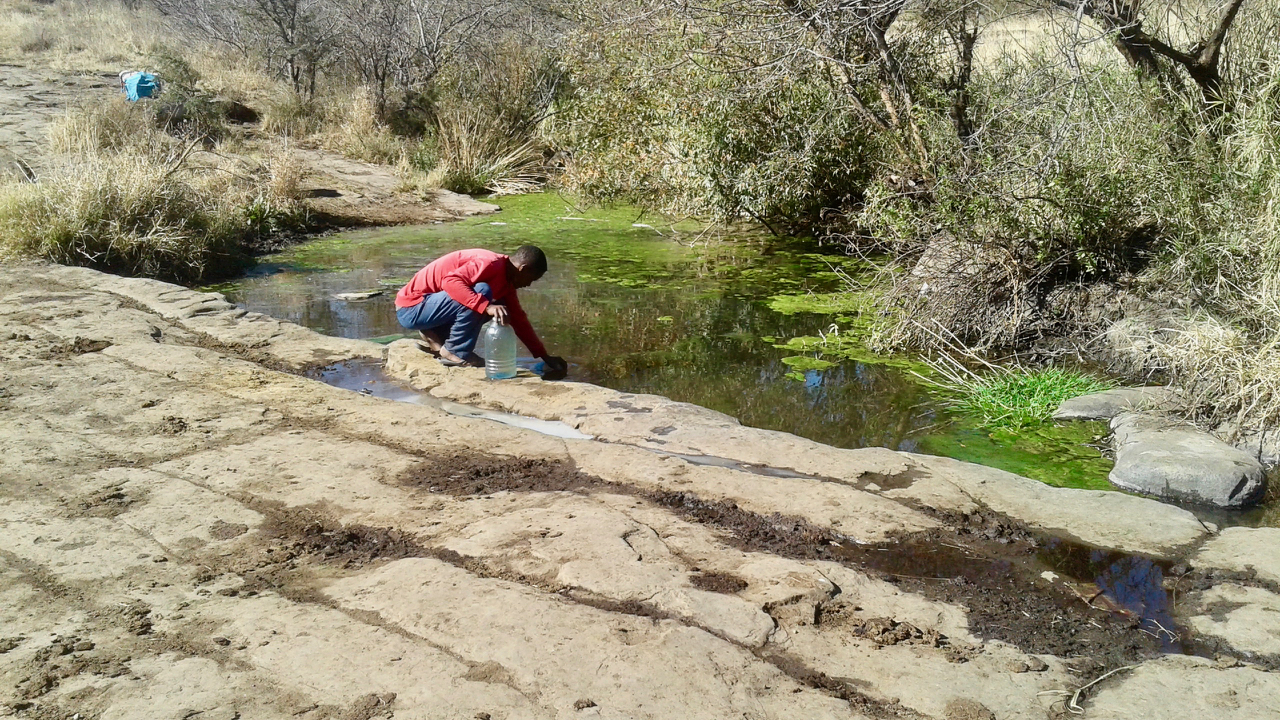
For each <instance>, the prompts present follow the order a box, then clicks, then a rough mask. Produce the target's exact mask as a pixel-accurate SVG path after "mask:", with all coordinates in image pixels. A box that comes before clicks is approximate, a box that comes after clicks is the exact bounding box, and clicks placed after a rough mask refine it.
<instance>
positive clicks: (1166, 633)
mask: <svg viewBox="0 0 1280 720" xmlns="http://www.w3.org/2000/svg"><path fill="white" fill-rule="evenodd" d="M1039 557H1040V560H1041V561H1042V562H1044V563H1045V564H1046V565H1048V566H1049V567H1051V568H1053V569H1054V570H1056V571H1058V572H1061V573H1063V574H1064V575H1067V576H1070V577H1072V578H1075V579H1077V580H1080V581H1083V582H1087V583H1092V584H1093V585H1096V586H1097V589H1098V591H1099V592H1100V593H1101V594H1102V596H1103V597H1105V598H1106V599H1107V600H1109V601H1110V602H1111V603H1113V604H1114V605H1115V606H1116V607H1117V608H1120V609H1122V610H1124V611H1126V612H1130V613H1132V614H1133V615H1134V616H1135V617H1137V618H1138V619H1139V620H1140V622H1141V626H1140V627H1141V629H1142V630H1144V631H1146V632H1148V633H1150V634H1152V635H1155V636H1157V637H1158V638H1160V643H1161V645H1162V646H1163V648H1164V650H1165V651H1166V652H1186V649H1185V648H1184V647H1183V644H1182V642H1181V638H1179V637H1178V636H1177V635H1176V634H1175V633H1177V625H1176V624H1175V622H1174V619H1173V615H1172V613H1171V610H1172V608H1171V603H1170V601H1169V593H1168V591H1167V590H1165V588H1164V573H1165V569H1166V568H1165V567H1164V566H1163V565H1161V564H1160V563H1158V562H1156V561H1154V560H1151V559H1150V558H1145V557H1141V556H1138V555H1125V554H1122V553H1116V552H1109V551H1106V550H1098V549H1097V548H1091V547H1087V546H1084V545H1076V544H1074V543H1069V542H1066V541H1063V540H1060V539H1057V538H1049V539H1048V540H1047V541H1046V542H1045V544H1044V547H1043V549H1042V550H1041V551H1040V554H1039Z"/></svg>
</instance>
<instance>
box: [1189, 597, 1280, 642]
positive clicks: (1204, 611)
mask: <svg viewBox="0 0 1280 720" xmlns="http://www.w3.org/2000/svg"><path fill="white" fill-rule="evenodd" d="M1188 602H1189V604H1190V605H1191V607H1192V610H1191V611H1192V612H1194V613H1196V614H1195V615H1193V616H1192V617H1191V618H1190V625H1191V627H1192V628H1193V629H1194V630H1195V631H1196V632H1197V633H1199V634H1200V635H1203V636H1207V637H1211V638H1216V639H1218V640H1221V641H1223V642H1225V643H1227V644H1228V645H1229V646H1230V647H1232V648H1234V649H1236V650H1238V651H1240V652H1243V653H1246V654H1247V655H1250V656H1255V657H1256V656H1270V657H1274V658H1280V595H1277V594H1275V593H1273V592H1270V591H1267V590H1264V589H1262V588H1257V587H1249V586H1245V585H1235V584H1232V583H1224V584H1222V585H1215V586H1213V587H1211V588H1209V589H1208V590H1205V591H1203V592H1198V593H1196V594H1195V596H1194V597H1192V598H1190V599H1189V601H1188Z"/></svg>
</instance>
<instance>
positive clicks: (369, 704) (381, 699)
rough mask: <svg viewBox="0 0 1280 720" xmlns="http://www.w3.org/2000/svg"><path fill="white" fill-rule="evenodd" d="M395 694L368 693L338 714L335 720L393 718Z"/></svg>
mask: <svg viewBox="0 0 1280 720" xmlns="http://www.w3.org/2000/svg"><path fill="white" fill-rule="evenodd" d="M395 701H396V694H395V693H393V692H389V693H370V694H368V695H365V696H363V697H360V698H357V699H356V701H355V702H353V703H351V705H350V707H348V708H347V709H346V710H343V711H342V712H341V713H339V714H338V716H337V720H374V718H390V717H393V714H394V710H393V708H392V705H394V704H395Z"/></svg>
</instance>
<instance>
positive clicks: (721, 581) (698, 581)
mask: <svg viewBox="0 0 1280 720" xmlns="http://www.w3.org/2000/svg"><path fill="white" fill-rule="evenodd" d="M689 584H690V585H692V586H694V587H696V588H698V589H699V590H708V591H710V592H718V593H724V594H726V595H732V594H734V593H739V592H742V591H743V590H746V589H747V581H746V580H743V579H742V578H740V577H738V576H737V575H732V574H730V573H724V572H715V571H711V570H707V571H703V572H700V573H697V574H696V575H692V576H690V577H689Z"/></svg>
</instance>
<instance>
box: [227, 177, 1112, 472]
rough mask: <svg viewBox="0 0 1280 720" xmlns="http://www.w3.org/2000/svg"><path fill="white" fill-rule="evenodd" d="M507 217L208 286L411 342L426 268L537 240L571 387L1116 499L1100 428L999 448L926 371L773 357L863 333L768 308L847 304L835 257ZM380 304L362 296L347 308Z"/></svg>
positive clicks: (767, 242)
mask: <svg viewBox="0 0 1280 720" xmlns="http://www.w3.org/2000/svg"><path fill="white" fill-rule="evenodd" d="M500 202H501V204H502V205H503V206H504V212H503V213H502V214H501V215H499V216H498V217H497V218H493V217H489V218H478V219H471V220H467V221H464V222H460V223H451V224H441V225H434V226H426V227H410V228H387V229H379V230H365V231H355V232H347V233H342V234H339V235H334V236H331V237H327V238H322V239H319V240H316V241H313V242H311V243H308V244H306V245H301V246H298V247H295V248H292V249H290V250H287V251H285V252H283V253H280V254H278V255H275V256H271V257H268V258H266V259H265V260H264V262H262V263H261V264H260V265H259V267H258V268H256V269H255V271H254V272H253V273H251V274H250V275H249V276H248V277H245V278H243V279H241V280H239V281H237V282H234V283H229V284H225V285H220V286H215V287H214V288H213V289H215V290H218V291H221V292H225V293H226V294H227V296H228V298H229V299H230V300H231V301H232V302H235V303H237V304H239V305H241V306H243V307H246V308H248V309H250V310H255V311H260V312H264V313H267V314H270V315H272V316H274V317H279V318H283V319H286V320H290V321H293V322H296V323H299V324H302V325H305V326H308V327H311V328H314V329H316V330H318V331H320V332H324V333H328V334H331V335H339V336H343V337H357V338H381V339H384V340H390V339H394V338H397V337H400V336H401V335H402V334H403V332H404V331H403V329H402V328H401V327H400V326H399V324H398V323H397V322H396V319H395V313H394V306H393V300H394V295H395V291H396V290H397V289H398V288H399V287H400V285H401V284H403V283H404V282H405V281H407V280H408V278H409V277H411V276H412V275H413V273H414V272H416V271H417V270H418V269H419V268H420V267H421V266H422V265H423V264H425V263H426V262H429V261H430V260H432V259H434V258H435V257H438V256H439V255H441V254H443V253H445V252H449V251H452V250H456V249H461V248H466V247H477V246H480V247H488V248H492V249H495V250H499V251H510V250H514V249H515V247H517V246H519V245H522V244H525V243H534V244H537V245H540V246H541V247H542V248H543V249H544V250H546V251H547V254H548V256H549V259H550V269H549V271H548V273H547V275H546V276H544V277H543V279H542V280H540V281H538V282H536V283H534V285H533V286H532V287H530V288H526V289H525V290H522V291H521V292H520V301H521V304H522V305H523V307H524V308H525V310H526V311H527V312H528V314H529V317H530V319H531V320H532V322H533V325H534V327H535V328H537V330H538V332H539V334H540V336H541V337H542V339H543V340H544V342H545V343H546V344H547V346H548V349H549V351H550V352H551V353H553V354H555V355H561V356H564V357H565V358H566V359H568V360H569V362H570V371H569V377H570V378H571V379H574V380H583V381H587V382H592V383H596V384H599V385H603V386H606V387H611V388H614V389H617V390H620V391H624V392H636V393H655V394H659V395H664V396H667V397H670V398H672V399H675V400H679V401H684V402H691V403H695V404H698V405H702V406H704V407H708V408H711V409H713V410H717V411H720V412H723V413H726V414H729V415H732V416H734V417H737V418H738V419H739V420H740V421H741V422H742V423H743V424H745V425H751V426H755V427H761V428H767V429H771V430H782V431H785V432H791V433H794V434H796V435H800V436H802V437H807V438H811V439H813V440H816V441H818V442H822V443H826V444H829V445H833V446H836V447H846V448H853V447H866V446H883V447H888V448H893V449H898V450H906V451H912V452H926V453H933V454H939V455H947V456H951V457H956V458H959V459H963V460H970V461H974V462H980V463H984V464H987V465H993V466H996V467H1002V468H1004V469H1007V470H1010V471H1013V472H1018V473H1020V474H1023V475H1028V476H1030V477H1035V478H1037V479H1040V480H1042V481H1044V482H1047V483H1050V484H1054V485H1063V486H1071V487H1089V488H1096V489H1106V488H1109V487H1110V486H1109V485H1108V483H1107V482H1106V474H1107V472H1108V471H1109V470H1110V467H1111V463H1110V461H1109V460H1107V459H1106V458H1104V457H1103V456H1102V454H1101V453H1100V452H1098V450H1097V449H1095V448H1092V447H1089V445H1088V443H1091V442H1095V441H1096V440H1098V439H1100V438H1101V437H1102V436H1104V435H1105V434H1106V428H1105V426H1104V425H1102V424H1090V423H1077V424H1073V425H1068V426H1063V427H1055V426H1046V427H1044V428H1040V429H1037V430H1034V431H1029V432H1025V433H1020V434H1017V435H1014V434H1000V433H994V434H993V433H989V432H986V431H983V430H981V429H979V428H976V427H974V426H973V425H971V424H968V423H966V422H964V421H963V420H962V419H957V418H953V417H950V416H949V415H948V413H947V411H946V409H945V407H944V405H943V403H942V402H941V400H940V399H939V398H938V397H936V396H935V395H934V394H933V393H932V391H931V390H930V388H929V387H927V386H925V385H923V384H922V383H921V382H919V380H918V379H917V378H916V377H914V376H913V375H911V373H910V372H909V370H910V369H912V368H913V367H918V366H915V365H913V363H912V362H911V360H910V359H908V358H880V357H875V356H871V355H869V354H868V355H866V356H865V357H861V356H860V357H859V359H858V360H844V361H840V362H836V363H835V364H824V363H820V362H819V363H814V362H812V360H814V359H816V358H817V357H818V355H819V354H820V353H818V352H807V353H802V352H796V351H793V350H785V349H781V348H778V347H776V345H779V344H782V343H784V342H785V341H786V340H787V339H789V338H794V337H797V336H815V337H818V336H820V335H825V334H829V330H830V328H831V326H832V325H833V324H834V325H836V326H837V327H838V328H843V329H844V332H851V331H852V330H853V329H856V327H857V323H858V319H857V317H856V312H852V311H848V310H844V311H839V312H834V313H830V314H817V313H809V312H801V313H796V314H791V315H786V314H783V313H782V312H778V311H776V310H774V309H772V308H771V305H770V303H771V300H770V298H771V297H774V296H778V295H788V296H796V295H804V294H806V293H828V292H832V291H836V290H839V289H840V288H841V287H842V284H841V280H840V278H839V276H838V273H846V274H853V275H856V274H857V273H858V272H860V271H861V270H862V267H861V266H860V264H859V263H858V262H857V261H855V260H853V259H851V258H848V257H846V256H844V255H843V254H841V253H839V252H835V251H831V250H828V249H824V248H817V247H814V246H812V245H809V244H804V243H800V242H792V241H779V240H777V239H772V238H767V237H764V236H761V235H759V234H752V233H741V234H738V235H735V236H734V237H732V238H729V239H716V238H708V237H705V236H700V235H698V234H697V233H696V232H691V231H690V230H688V229H682V228H680V227H676V228H672V227H670V226H668V225H663V224H661V223H659V222H658V221H656V220H654V219H652V218H642V217H641V216H640V215H639V214H638V213H637V212H635V211H633V210H627V209H621V210H612V211H600V210H584V209H581V208H575V207H572V206H569V205H567V204H566V203H565V202H564V201H563V200H561V199H560V198H558V197H556V196H554V195H545V196H525V197H518V198H502V199H501V200H500ZM570 218H587V219H586V220H575V219H570ZM592 220H594V221H595V222H592ZM492 222H502V223H505V224H504V225H494V224H490V223H492ZM636 223H641V224H647V225H651V226H653V227H636V226H635V224H636ZM378 290H382V291H383V292H382V294H379V295H374V296H371V297H367V298H364V299H352V298H351V296H348V297H347V298H346V299H340V298H337V297H335V295H338V294H341V293H361V292H366V291H378ZM355 297H357V298H358V297H360V296H355ZM519 349H520V352H521V355H520V357H519V358H518V360H517V363H518V365H519V366H521V367H525V368H528V369H533V368H534V367H535V366H536V364H537V361H536V360H535V359H534V358H532V357H529V356H527V355H525V354H524V353H526V352H527V351H526V349H525V348H524V347H523V346H520V348H519ZM481 354H484V350H483V348H482V349H481ZM828 359H829V358H828Z"/></svg>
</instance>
